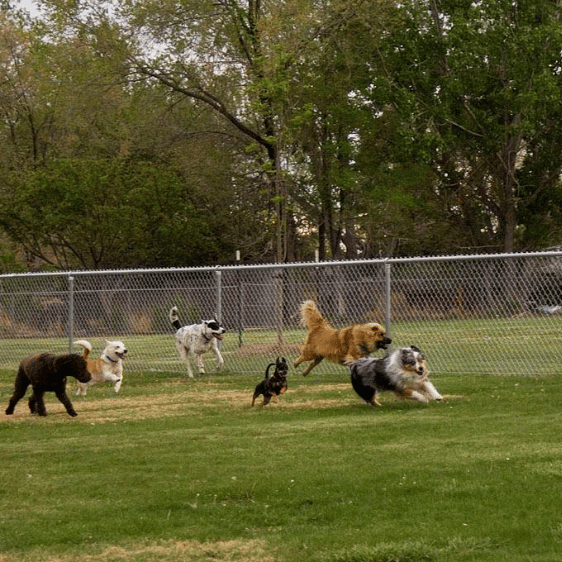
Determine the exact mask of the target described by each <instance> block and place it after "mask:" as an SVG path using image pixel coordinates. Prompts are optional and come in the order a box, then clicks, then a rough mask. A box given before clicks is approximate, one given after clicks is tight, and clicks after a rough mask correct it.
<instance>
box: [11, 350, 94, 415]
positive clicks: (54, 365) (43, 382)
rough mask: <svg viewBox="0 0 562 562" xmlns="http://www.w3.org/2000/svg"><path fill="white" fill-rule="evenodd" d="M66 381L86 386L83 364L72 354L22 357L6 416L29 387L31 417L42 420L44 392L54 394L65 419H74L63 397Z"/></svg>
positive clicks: (44, 413)
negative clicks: (68, 378)
mask: <svg viewBox="0 0 562 562" xmlns="http://www.w3.org/2000/svg"><path fill="white" fill-rule="evenodd" d="M66 377H74V378H75V379H77V380H78V381H80V382H84V383H85V382H88V381H89V380H90V379H91V376H90V373H89V372H88V369H87V366H86V361H85V360H84V359H83V358H82V357H80V356H78V355H75V354H74V353H70V354H68V355H53V354H51V353H36V354H34V355H30V356H29V357H26V358H25V359H24V360H23V361H22V362H21V363H20V366H19V369H18V372H17V375H16V381H15V385H14V393H13V395H12V397H11V398H10V403H9V404H8V407H7V408H6V414H7V415H11V414H13V413H14V408H15V407H16V404H17V403H18V402H19V401H20V400H21V399H22V398H23V396H24V395H25V392H26V390H27V387H28V386H29V385H31V386H32V388H33V394H32V395H31V397H30V398H29V409H30V411H31V413H32V414H39V415H40V416H46V415H47V410H46V409H45V401H44V399H43V395H44V394H45V392H54V393H55V395H56V397H57V398H58V399H59V400H60V401H61V402H62V404H63V405H64V407H65V408H66V411H67V412H68V415H70V416H72V417H74V416H77V415H78V414H77V413H76V410H75V409H74V407H73V406H72V402H71V401H70V398H69V397H68V395H67V394H66Z"/></svg>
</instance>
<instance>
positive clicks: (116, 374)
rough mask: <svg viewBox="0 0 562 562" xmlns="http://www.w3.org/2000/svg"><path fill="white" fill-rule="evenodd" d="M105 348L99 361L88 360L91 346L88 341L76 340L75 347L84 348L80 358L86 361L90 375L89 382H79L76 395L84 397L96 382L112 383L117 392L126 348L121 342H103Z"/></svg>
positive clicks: (121, 380) (121, 376) (119, 386)
mask: <svg viewBox="0 0 562 562" xmlns="http://www.w3.org/2000/svg"><path fill="white" fill-rule="evenodd" d="M105 343H106V346H105V349H104V350H103V352H102V354H101V356H100V357H99V359H90V353H91V352H92V345H91V344H90V342H89V341H86V340H78V341H75V342H74V344H75V345H81V346H82V347H83V348H84V352H83V355H82V357H83V358H84V359H85V360H86V364H87V365H88V371H89V372H90V374H91V375H92V379H91V380H90V381H89V382H79V383H78V389H77V390H76V394H78V395H79V396H80V395H81V396H86V392H88V387H89V386H91V385H92V384H95V383H97V382H112V383H113V390H114V392H116V393H117V392H119V389H120V388H121V383H122V382H123V359H125V357H126V356H127V348H126V347H125V344H124V343H123V342H122V341H108V340H105Z"/></svg>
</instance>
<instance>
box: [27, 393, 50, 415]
mask: <svg viewBox="0 0 562 562" xmlns="http://www.w3.org/2000/svg"><path fill="white" fill-rule="evenodd" d="M44 394H45V391H44V390H41V389H39V388H34V389H33V394H32V395H31V396H30V398H29V411H30V412H31V413H32V414H39V415H40V416H46V415H47V409H46V408H45V400H44Z"/></svg>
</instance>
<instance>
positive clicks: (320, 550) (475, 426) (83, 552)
mask: <svg viewBox="0 0 562 562" xmlns="http://www.w3.org/2000/svg"><path fill="white" fill-rule="evenodd" d="M334 372H336V371H334ZM337 373H338V374H332V375H320V376H319V375H315V374H314V373H313V374H311V375H310V377H308V378H306V379H303V378H302V377H300V376H298V375H296V374H294V373H292V374H291V375H290V379H289V391H288V393H287V394H285V395H283V396H281V397H280V398H279V401H278V403H276V404H274V403H272V404H270V405H269V406H267V407H266V408H262V407H261V406H260V407H254V408H253V409H252V408H251V407H250V403H251V394H252V391H253V388H254V386H255V384H256V383H257V382H258V381H259V378H260V377H259V376H256V375H245V374H241V373H233V372H230V373H227V374H223V375H220V376H218V375H209V376H205V377H202V378H200V379H197V380H195V381H189V380H187V379H186V378H184V377H180V376H178V375H177V374H171V373H168V374H166V373H161V374H152V373H138V374H136V375H135V376H130V377H128V378H126V380H125V384H124V385H123V388H122V391H121V393H120V394H119V395H117V396H115V395H113V394H112V393H111V390H110V387H109V386H103V385H98V386H94V387H92V388H91V389H90V391H89V393H88V397H87V398H86V399H79V398H77V397H74V403H75V406H76V409H77V411H78V413H79V416H78V417H77V418H75V419H72V418H70V417H69V416H67V415H66V413H65V412H64V409H63V407H62V405H60V404H58V403H57V402H56V400H55V399H54V398H53V397H49V398H48V401H47V410H48V412H49V416H48V417H47V418H44V419H40V418H37V417H32V416H31V415H30V414H29V412H28V411H27V406H26V404H25V402H23V401H22V402H21V403H20V404H18V407H17V408H16V414H15V416H13V417H7V416H3V417H2V418H1V419H0V454H1V458H2V463H1V465H0V477H1V482H2V486H1V487H0V502H1V503H0V561H1V562H15V561H17V562H22V561H28V562H40V561H41V562H43V561H49V562H53V561H68V560H91V561H98V560H99V561H102V560H103V561H104V562H107V561H111V560H120V561H123V560H135V561H156V560H158V561H165V562H168V561H180V560H181V561H184V560H185V561H187V560H189V561H193V560H195V561H197V560H221V561H227V560H241V561H254V560H255V561H268V560H271V561H278V562H296V561H299V562H302V561H304V560H306V561H311V562H391V561H397V562H417V561H453V560H455V561H462V562H465V561H479V562H480V561H482V562H486V561H503V560H509V561H510V562H517V561H532V562H539V561H544V562H546V561H553V560H562V554H560V553H562V512H561V511H560V507H559V506H560V499H559V498H560V492H561V491H562V447H561V441H562V439H561V437H560V427H561V424H562V408H561V407H560V405H561V404H562V387H561V385H560V380H559V378H558V377H555V376H551V377H540V378H538V377H537V378H531V377H515V376H512V377H486V376H470V377H468V376H464V377H463V376H452V375H439V376H435V377H434V382H435V384H436V386H437V388H438V389H439V390H440V392H441V393H442V394H444V395H446V400H445V401H444V402H442V403H432V404H430V405H429V406H422V405H418V404H415V403H410V402H404V401H400V400H398V399H397V398H395V397H394V396H392V395H388V394H386V395H383V396H382V399H381V401H382V402H383V407H381V408H378V409H374V408H370V407H367V406H366V405H365V404H364V403H362V402H361V401H360V400H359V398H358V397H357V396H356V395H355V394H354V393H353V391H352V389H351V387H350V385H349V384H348V379H347V376H346V375H345V374H341V373H340V372H339V370H337ZM12 379H13V373H12V372H10V371H3V372H1V373H0V393H1V396H2V400H3V402H4V403H6V402H7V399H8V397H9V394H10V392H11V385H12Z"/></svg>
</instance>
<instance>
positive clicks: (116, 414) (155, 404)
mask: <svg viewBox="0 0 562 562" xmlns="http://www.w3.org/2000/svg"><path fill="white" fill-rule="evenodd" d="M171 390H172V392H170V391H171ZM253 391H254V386H249V387H248V388H247V389H244V390H241V389H225V388H223V387H222V385H221V384H219V383H213V382H204V383H193V384H189V386H187V387H186V383H178V382H177V381H169V382H166V383H162V386H161V387H159V390H156V391H155V392H153V393H151V394H146V395H141V396H127V395H126V394H117V395H112V396H110V397H104V398H103V399H100V398H96V397H95V392H90V393H89V394H88V396H87V397H86V398H78V397H72V400H73V403H74V407H75V409H76V411H77V412H78V417H77V418H71V417H70V416H68V414H67V413H66V411H65V409H64V407H63V406H62V404H60V403H59V402H58V401H56V399H51V400H49V401H48V402H47V412H48V416H47V417H46V418H39V417H38V416H32V415H31V414H30V413H29V409H28V407H27V400H26V399H25V398H24V399H23V400H22V401H21V402H20V403H19V404H18V407H17V409H16V411H15V412H14V414H13V415H12V416H0V424H2V423H22V422H27V423H34V422H36V423H45V424H49V423H61V421H62V422H66V423H82V424H91V425H97V424H104V423H111V422H116V421H137V420H138V421H140V420H146V419H156V418H160V417H164V416H165V417H167V418H170V417H185V416H194V415H206V412H207V411H208V408H217V409H224V408H228V409H229V410H237V411H240V410H252V406H251V404H252V395H253ZM324 395H325V396H324ZM276 398H277V399H276V400H275V399H274V400H272V402H271V403H270V404H269V405H268V406H266V408H268V409H273V408H280V409H283V410H303V409H310V410H322V409H325V408H337V407H342V406H350V407H351V406H353V405H354V404H356V403H357V402H360V401H361V400H360V398H359V397H358V396H356V395H355V393H354V392H353V391H352V389H351V386H350V384H349V383H348V382H341V383H331V384H307V383H305V382H304V381H298V382H295V383H293V384H291V382H289V390H288V391H287V393H286V394H283V395H281V396H279V397H276ZM460 398H463V397H462V396H460V395H445V396H444V399H445V402H447V401H448V400H454V399H460ZM384 400H385V402H387V401H389V400H399V399H398V398H395V397H394V396H393V395H392V394H390V393H385V395H384ZM261 403H262V400H261V397H260V398H258V400H257V401H256V405H255V406H254V408H253V409H254V410H259V409H260V408H261V407H262V406H261ZM0 562H1V559H0Z"/></svg>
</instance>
